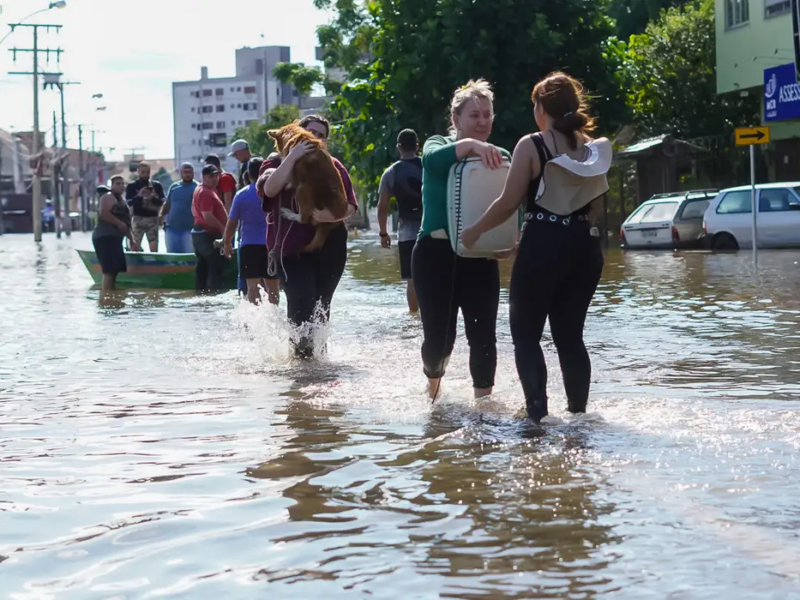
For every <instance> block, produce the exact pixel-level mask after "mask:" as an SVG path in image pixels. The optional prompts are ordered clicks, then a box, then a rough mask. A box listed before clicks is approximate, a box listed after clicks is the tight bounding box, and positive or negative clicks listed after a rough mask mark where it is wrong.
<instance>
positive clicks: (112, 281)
mask: <svg viewBox="0 0 800 600" xmlns="http://www.w3.org/2000/svg"><path fill="white" fill-rule="evenodd" d="M116 287H117V274H116V273H103V283H102V284H101V286H100V289H101V290H102V291H104V292H112V291H114V290H115V289H116Z"/></svg>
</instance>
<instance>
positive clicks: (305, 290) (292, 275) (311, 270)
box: [278, 225, 347, 358]
mask: <svg viewBox="0 0 800 600" xmlns="http://www.w3.org/2000/svg"><path fill="white" fill-rule="evenodd" d="M346 262H347V228H346V227H345V226H344V225H342V226H341V227H336V228H335V229H333V230H332V231H331V232H330V234H329V235H328V239H327V240H325V244H324V245H323V246H322V248H320V249H319V250H316V251H314V252H302V253H300V254H294V255H292V256H284V257H283V261H282V265H278V274H279V275H280V278H281V282H282V283H283V291H284V292H285V293H286V313H287V316H288V318H289V322H290V323H291V324H292V325H293V326H295V327H304V330H303V331H302V332H301V337H300V340H299V341H298V342H295V343H294V348H295V354H297V356H300V357H302V358H309V357H311V356H313V354H314V340H313V333H312V332H311V331H310V330H309V329H310V327H309V325H311V324H314V323H317V324H323V323H327V322H328V321H329V320H330V317H331V301H332V300H333V293H334V292H335V291H336V286H338V285H339V280H340V279H341V278H342V273H344V266H345V263H346ZM281 267H282V268H281Z"/></svg>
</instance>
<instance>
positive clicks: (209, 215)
mask: <svg viewBox="0 0 800 600" xmlns="http://www.w3.org/2000/svg"><path fill="white" fill-rule="evenodd" d="M200 214H202V215H203V221H204V222H205V224H206V225H207V226H208V227H209V228H211V229H213V230H214V231H225V225H226V223H220V222H219V219H217V217H215V216H214V211H211V210H202V211H200ZM226 221H227V219H226Z"/></svg>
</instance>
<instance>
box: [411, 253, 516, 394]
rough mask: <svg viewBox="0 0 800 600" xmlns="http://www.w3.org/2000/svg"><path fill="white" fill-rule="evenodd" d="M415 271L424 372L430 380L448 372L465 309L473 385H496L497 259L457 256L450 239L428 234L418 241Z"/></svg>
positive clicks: (498, 293)
mask: <svg viewBox="0 0 800 600" xmlns="http://www.w3.org/2000/svg"><path fill="white" fill-rule="evenodd" d="M411 272H412V278H413V280H414V287H415V288H416V290H417V299H418V300H419V312H420V317H421V318H422V330H423V335H424V340H423V342H422V364H423V370H424V372H425V375H426V376H427V377H429V378H431V379H434V378H439V377H443V376H444V372H445V368H446V366H447V362H448V360H449V359H450V355H451V354H452V352H453V345H454V344H455V341H456V323H457V322H458V309H459V308H460V309H461V312H462V314H463V315H464V329H465V331H466V334H467V342H468V343H469V370H470V373H471V375H472V385H473V386H474V387H476V388H478V389H485V388H490V387H493V386H494V376H495V371H496V370H497V335H496V327H497V306H498V304H499V303H500V269H499V267H498V265H497V261H496V260H489V259H485V258H463V257H460V256H456V255H455V253H454V252H453V249H452V247H451V246H450V242H449V241H448V240H438V239H434V238H432V237H424V238H422V239H421V240H419V241H418V242H417V244H416V245H415V246H414V253H413V254H412V258H411ZM448 319H449V320H448Z"/></svg>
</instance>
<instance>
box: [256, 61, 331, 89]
mask: <svg viewBox="0 0 800 600" xmlns="http://www.w3.org/2000/svg"><path fill="white" fill-rule="evenodd" d="M272 73H273V75H275V78H276V79H277V80H278V81H280V82H281V83H290V84H292V85H293V86H294V87H295V88H296V89H297V93H298V94H300V96H309V95H310V94H311V91H312V90H313V89H314V87H315V86H317V85H322V86H323V87H324V88H325V90H326V92H327V93H329V94H331V95H335V94H338V93H339V91H340V90H341V88H342V84H341V83H340V82H338V81H334V80H333V79H330V78H329V77H328V76H327V75H326V74H325V73H323V72H322V70H321V69H320V68H319V67H307V66H305V65H304V64H303V63H285V62H284V63H278V64H277V65H275V68H274V69H273V70H272Z"/></svg>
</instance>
